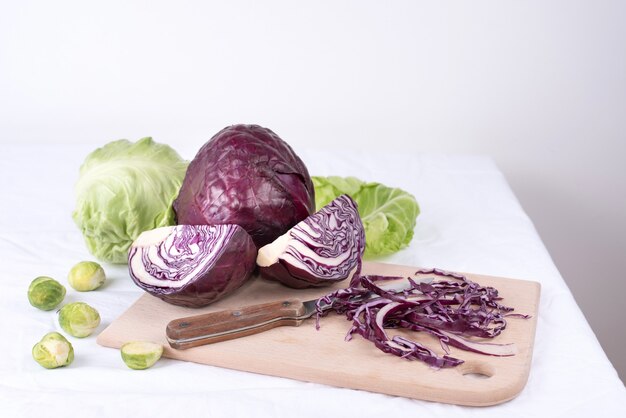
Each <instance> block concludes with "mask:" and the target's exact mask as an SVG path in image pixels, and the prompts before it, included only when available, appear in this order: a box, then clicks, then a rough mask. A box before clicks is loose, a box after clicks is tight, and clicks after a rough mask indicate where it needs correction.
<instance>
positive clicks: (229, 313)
mask: <svg viewBox="0 0 626 418" xmlns="http://www.w3.org/2000/svg"><path fill="white" fill-rule="evenodd" d="M304 311H305V309H304V305H303V304H302V302H301V301H299V300H292V299H290V300H282V301H278V302H270V303H263V304H259V305H253V306H246V307H242V308H238V309H229V310H225V311H218V312H210V313H207V314H202V315H195V316H189V317H185V318H179V319H175V320H173V321H171V322H170V323H169V324H167V328H166V330H165V333H166V335H167V341H168V342H169V344H170V346H172V348H176V349H179V350H184V349H187V348H191V347H197V346H200V345H204V344H211V343H216V342H219V341H226V340H231V339H234V338H239V337H244V336H246V335H252V334H256V333H259V332H263V331H267V330H269V329H271V328H275V327H279V326H283V325H293V326H298V325H300V323H301V322H302V318H299V317H301V316H302V315H303V314H304Z"/></svg>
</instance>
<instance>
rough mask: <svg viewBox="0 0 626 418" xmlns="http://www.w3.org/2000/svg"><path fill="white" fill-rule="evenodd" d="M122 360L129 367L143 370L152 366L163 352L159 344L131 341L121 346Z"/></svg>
mask: <svg viewBox="0 0 626 418" xmlns="http://www.w3.org/2000/svg"><path fill="white" fill-rule="evenodd" d="M121 352H122V360H124V363H126V365H127V366H128V367H130V368H131V369H135V370H143V369H147V368H148V367H152V366H153V365H154V363H156V362H157V360H158V359H160V358H161V355H162V354H163V346H162V345H161V344H155V343H150V342H146V341H133V342H129V343H126V344H124V345H123V346H122V349H121Z"/></svg>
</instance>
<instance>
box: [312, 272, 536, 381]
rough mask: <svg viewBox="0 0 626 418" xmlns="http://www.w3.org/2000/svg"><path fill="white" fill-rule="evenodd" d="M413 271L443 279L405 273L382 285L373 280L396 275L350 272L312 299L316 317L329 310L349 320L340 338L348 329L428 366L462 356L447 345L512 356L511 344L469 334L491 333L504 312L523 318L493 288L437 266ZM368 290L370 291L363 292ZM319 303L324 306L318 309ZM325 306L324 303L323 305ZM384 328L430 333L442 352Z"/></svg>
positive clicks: (449, 364) (446, 364) (501, 326)
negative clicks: (390, 286)
mask: <svg viewBox="0 0 626 418" xmlns="http://www.w3.org/2000/svg"><path fill="white" fill-rule="evenodd" d="M415 274H416V275H423V274H427V275H431V274H432V275H436V276H442V277H445V278H447V279H449V280H439V281H434V282H431V283H424V282H417V281H415V280H412V279H411V278H407V279H406V280H408V281H409V286H408V287H407V288H406V289H404V290H399V291H390V290H385V289H383V287H382V286H379V285H378V284H377V282H380V281H387V280H397V279H402V278H401V277H388V276H375V275H372V276H360V277H355V278H354V279H353V281H352V284H351V286H350V287H348V288H345V289H339V290H337V291H335V292H332V293H330V294H328V295H326V296H324V297H322V298H320V299H319V300H318V302H317V303H318V323H317V326H318V328H319V319H320V317H321V316H322V315H323V314H324V313H327V312H329V311H331V310H332V311H335V312H336V313H339V314H342V315H345V316H346V317H347V318H348V319H349V320H351V321H352V324H353V325H352V328H350V330H349V331H348V334H347V335H346V340H350V339H352V335H353V334H359V335H361V336H362V337H363V338H365V339H367V340H369V341H371V342H372V343H374V345H375V346H376V347H378V348H379V349H380V350H382V351H384V352H385V353H390V354H393V355H396V356H399V357H402V358H405V359H408V360H421V361H424V362H425V363H427V364H428V365H430V366H431V367H433V368H437V369H438V368H444V367H454V366H458V365H459V364H462V363H463V360H461V359H459V358H456V357H452V356H450V350H449V346H453V347H456V348H459V349H462V350H466V351H473V352H476V353H480V354H485V355H491V356H512V355H515V353H516V346H515V344H495V343H487V342H483V341H474V340H471V339H469V338H471V337H479V338H494V337H496V336H498V335H500V333H501V332H502V331H504V329H505V328H506V324H507V322H506V319H505V317H518V318H529V316H527V315H522V314H513V313H510V311H512V310H513V308H511V307H508V306H504V305H501V304H500V303H499V301H500V300H501V299H502V298H501V297H500V296H499V295H498V290H497V289H495V288H493V287H488V286H481V285H479V284H478V283H475V282H473V281H471V280H469V279H467V278H466V277H465V276H463V275H460V274H456V273H449V272H445V271H443V270H438V269H430V270H419V271H417V272H416V273H415ZM369 292H373V293H374V294H375V295H376V297H374V298H370V299H367V298H363V296H365V295H366V294H368V293H369ZM322 306H324V308H325V309H322ZM328 306H330V309H326V308H327V307H328ZM387 329H405V330H410V331H417V332H423V333H426V334H430V335H432V336H433V337H435V338H437V339H438V340H439V343H440V345H441V348H442V349H443V351H444V352H445V353H446V354H444V355H443V356H440V355H439V354H437V353H436V352H435V351H433V350H432V349H430V348H429V347H427V346H426V345H424V344H422V343H420V342H417V341H413V340H410V339H408V338H406V337H404V336H400V335H395V336H393V337H391V336H390V335H389V333H388V331H387Z"/></svg>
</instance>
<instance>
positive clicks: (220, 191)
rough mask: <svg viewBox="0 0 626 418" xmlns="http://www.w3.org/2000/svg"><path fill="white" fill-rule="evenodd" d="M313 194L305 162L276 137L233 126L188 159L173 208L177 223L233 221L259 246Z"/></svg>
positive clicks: (309, 206)
mask: <svg viewBox="0 0 626 418" xmlns="http://www.w3.org/2000/svg"><path fill="white" fill-rule="evenodd" d="M314 193H315V192H314V189H313V183H312V182H311V177H310V175H309V172H308V171H307V168H306V166H305V165H304V163H303V162H302V160H301V159H300V158H299V157H298V156H297V155H296V154H295V153H294V152H293V150H292V149H291V147H290V146H289V145H288V144H287V143H286V142H285V141H283V140H282V139H281V138H280V137H279V136H278V135H276V134H275V133H274V132H272V131H271V130H269V129H266V128H263V127H261V126H258V125H233V126H229V127H227V128H224V129H222V130H221V131H220V132H218V133H217V134H216V135H215V136H214V137H213V138H211V140H210V141H209V142H207V143H206V144H205V145H204V146H203V147H202V148H201V149H200V151H198V154H197V155H196V156H195V158H194V159H193V161H191V164H190V165H189V168H188V169H187V174H186V175H185V179H184V181H183V184H182V187H181V189H180V192H179V194H178V197H177V198H176V200H175V201H174V211H175V213H176V217H177V222H178V224H187V225H213V224H237V225H239V226H241V227H243V228H244V229H245V230H246V231H247V232H248V234H250V236H251V237H252V239H253V240H254V243H255V244H256V245H257V247H260V246H263V245H265V244H268V243H270V242H272V241H274V239H276V238H277V237H279V236H280V235H282V234H284V233H285V232H287V231H288V230H289V229H290V228H291V227H292V226H294V225H295V224H297V223H298V222H300V221H301V220H303V219H305V218H306V217H307V216H309V215H310V214H311V213H313V212H314V211H315V194H314Z"/></svg>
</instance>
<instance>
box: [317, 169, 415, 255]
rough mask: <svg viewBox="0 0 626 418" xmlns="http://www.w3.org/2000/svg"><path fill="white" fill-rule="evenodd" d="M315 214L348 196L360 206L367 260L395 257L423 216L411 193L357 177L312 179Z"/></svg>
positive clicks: (410, 237) (406, 244) (407, 241)
mask: <svg viewBox="0 0 626 418" xmlns="http://www.w3.org/2000/svg"><path fill="white" fill-rule="evenodd" d="M312 180H313V186H314V187H315V207H316V210H319V209H321V208H322V207H323V206H325V205H327V204H328V203H330V201H331V200H333V199H335V198H336V197H338V196H339V195H342V194H347V195H349V196H350V197H352V199H354V201H355V202H356V203H357V205H358V206H359V215H360V217H361V221H362V222H363V226H364V228H365V243H366V245H365V257H366V258H371V257H378V256H383V255H388V254H392V253H394V252H396V251H399V250H401V249H402V248H405V247H407V246H408V245H409V243H410V242H411V239H413V229H414V228H415V223H416V220H417V216H418V215H419V213H420V209H419V205H418V204H417V201H416V200H415V197H414V196H413V195H411V194H410V193H408V192H406V191H404V190H402V189H398V188H392V187H387V186H385V185H383V184H380V183H366V182H364V181H361V180H359V179H357V178H355V177H336V176H330V177H319V176H314V177H312Z"/></svg>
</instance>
